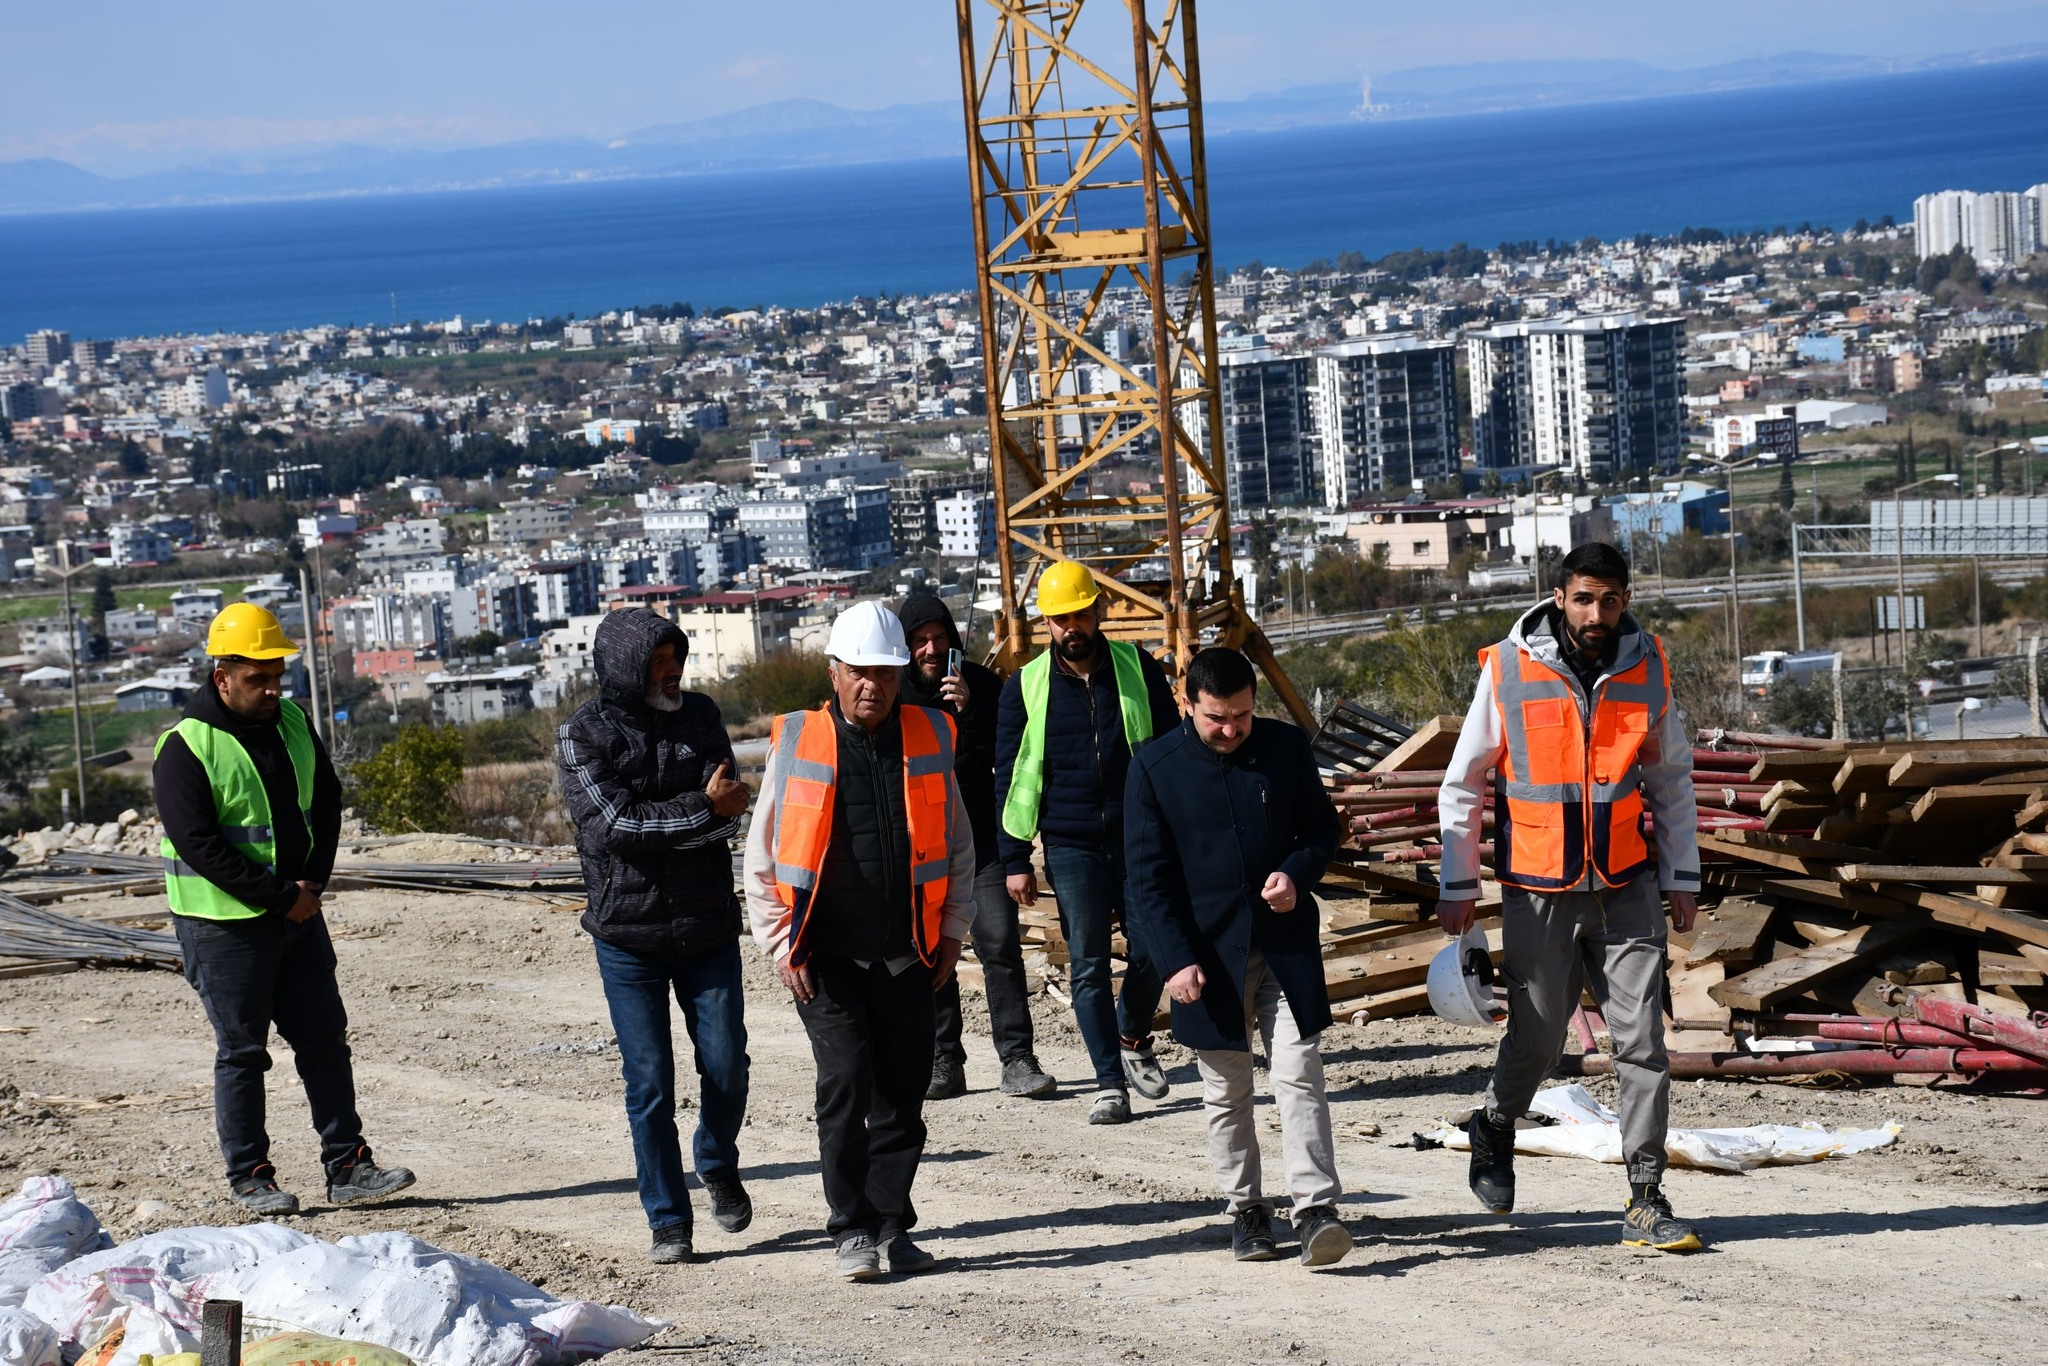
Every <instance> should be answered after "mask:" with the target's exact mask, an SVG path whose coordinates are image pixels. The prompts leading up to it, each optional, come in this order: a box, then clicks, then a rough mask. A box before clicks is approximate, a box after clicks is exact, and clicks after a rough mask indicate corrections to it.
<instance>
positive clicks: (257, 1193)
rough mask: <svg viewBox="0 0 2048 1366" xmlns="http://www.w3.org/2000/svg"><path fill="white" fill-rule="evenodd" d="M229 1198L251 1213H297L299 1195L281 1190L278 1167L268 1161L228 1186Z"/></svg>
mask: <svg viewBox="0 0 2048 1366" xmlns="http://www.w3.org/2000/svg"><path fill="white" fill-rule="evenodd" d="M228 1193H229V1198H231V1199H232V1200H233V1201H234V1202H235V1203H236V1204H238V1205H240V1206H241V1207H242V1208H243V1209H245V1210H247V1211H249V1213H251V1214H297V1213H298V1212H299V1197H298V1196H296V1195H293V1194H292V1193H291V1192H290V1191H287V1190H279V1189H278V1186H277V1168H275V1167H273V1166H271V1165H270V1164H269V1163H268V1162H266V1163H264V1164H263V1165H262V1166H260V1167H258V1168H257V1169H256V1170H255V1171H253V1172H250V1173H249V1174H248V1175H247V1176H245V1177H243V1178H242V1179H241V1180H239V1181H236V1182H234V1183H233V1184H231V1185H230V1186H229V1187H228Z"/></svg>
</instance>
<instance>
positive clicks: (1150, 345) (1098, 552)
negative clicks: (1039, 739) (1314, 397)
mask: <svg viewBox="0 0 2048 1366" xmlns="http://www.w3.org/2000/svg"><path fill="white" fill-rule="evenodd" d="M955 3H956V6H957V11H958V17H959V25H960V68H961V78H962V84H963V89H964V94H965V106H966V116H967V143H968V155H969V159H970V162H971V168H970V174H971V178H972V181H973V187H974V188H973V194H974V245H975V254H976V265H977V271H976V274H977V283H978V287H979V293H980V304H981V324H982V337H981V342H982V355H983V358H984V367H985V373H984V381H985V386H986V391H987V395H988V413H989V457H990V465H991V468H992V470H993V474H994V483H995V500H996V519H997V527H998V542H997V545H998V550H997V553H998V556H999V558H1000V574H1001V581H1002V582H1001V593H1002V609H1001V616H1000V617H999V618H998V619H997V621H996V623H995V633H994V648H993V651H992V653H993V656H994V658H995V660H996V662H997V663H998V664H999V665H1002V666H1006V667H1015V666H1016V665H1019V664H1021V663H1023V662H1024V660H1025V659H1027V658H1028V657H1029V656H1030V654H1031V653H1032V651H1033V648H1034V642H1033V640H1032V634H1031V631H1030V629H1029V623H1028V621H1027V618H1026V614H1025V610H1024V608H1025V604H1027V603H1029V602H1030V601H1031V600H1032V595H1033V593H1034V592H1035V588H1036V584H1037V580H1038V576H1039V574H1040V573H1041V572H1042V571H1043V570H1044V568H1045V567H1046V566H1047V565H1049V564H1051V563H1053V562H1054V561H1055V560H1060V559H1070V560H1078V561H1080V562H1082V563H1084V564H1086V565H1088V567H1089V568H1090V569H1091V570H1093V571H1094V572H1095V574H1096V578H1097V580H1098V581H1099V582H1100V583H1101V584H1102V586H1103V588H1104V589H1105V590H1106V592H1107V593H1108V594H1109V596H1110V607H1109V613H1108V620H1107V624H1106V629H1107V630H1108V632H1109V633H1110V634H1112V635H1114V636H1117V637H1119V638H1122V639H1128V640H1133V641H1137V642H1139V643H1142V644H1143V645H1145V646H1147V647H1148V648H1150V649H1152V650H1154V651H1155V652H1157V653H1158V654H1159V655H1160V656H1161V657H1162V659H1164V660H1165V661H1166V662H1168V663H1169V664H1170V665H1171V666H1172V667H1173V670H1174V672H1175V673H1178V672H1179V671H1180V670H1181V669H1183V668H1184V667H1185V665H1186V661H1187V659H1188V658H1189V657H1190V656H1191V655H1192V654H1193V653H1194V652H1195V651H1196V650H1197V649H1200V648H1201V647H1202V645H1204V644H1208V643H1222V644H1228V645H1234V646H1237V647H1239V648H1242V649H1244V650H1245V651H1246V652H1247V653H1248V654H1250V655H1251V656H1252V658H1253V659H1254V660H1255V661H1257V662H1258V663H1259V665H1260V666H1261V667H1262V668H1263V669H1264V671H1265V673H1266V675H1267V678H1268V680H1269V681H1270V682H1271V683H1272V684H1273V687H1274V690H1275V691H1276V693H1278V695H1279V696H1280V698H1281V700H1282V701H1283V702H1284V703H1285V704H1286V705H1287V707H1288V709H1289V710H1290V711H1292V712H1293V713H1294V715H1295V716H1296V717H1297V719H1299V720H1301V721H1302V723H1303V724H1304V725H1308V726H1311V727H1313V725H1314V718H1313V717H1312V716H1310V715H1309V714H1308V709H1307V707H1306V706H1304V705H1303V703H1302V701H1301V698H1300V697H1299V695H1297V694H1296V692H1295V690H1294V688H1293V687H1292V686H1291V685H1290V684H1289V683H1288V682H1287V679H1286V676H1285V674H1284V673H1283V672H1282V671H1281V670H1280V668H1279V666H1278V664H1277V662H1276V661H1275V660H1274V658H1273V654H1272V650H1271V647H1270V646H1269V645H1268V643H1267V641H1266V638H1265V636H1264V635H1263V633H1261V632H1260V630H1259V628H1258V625H1257V623H1256V622H1254V621H1253V620H1252V619H1251V617H1250V616H1249V615H1248V614H1247V613H1246V611H1245V606H1244V597H1243V590H1242V588H1241V587H1240V586H1239V584H1238V582H1237V579H1236V575H1235V574H1234V573H1233V571H1232V567H1231V544H1230V527H1231V523H1230V497H1229V488H1228V484H1227V481H1226V478H1225V470H1224V463H1223V456H1222V436H1223V425H1222V424H1223V412H1222V397H1221V391H1220V389H1219V388H1218V385H1217V382H1216V359H1215V358H1216V309H1215V293H1216V281H1215V267H1214V258H1213V256H1212V253H1211V242H1210V236H1209V200H1208V193H1209V192H1208V176H1207V169H1206V161H1205V156H1204V149H1203V134H1202V100H1201V69H1200V64H1199V60H1198V57H1197V49H1196V41H1195V6H1194V0H1164V3H1163V4H1161V3H1157V2H1156V0H1098V3H1096V4H1094V5H1093V6H1091V5H1089V4H1088V0H955ZM977 13H980V14H981V15H982V16H983V17H984V18H985V19H986V20H987V21H988V35H987V42H986V43H985V44H984V45H977V43H976V39H975V19H976V15H977Z"/></svg>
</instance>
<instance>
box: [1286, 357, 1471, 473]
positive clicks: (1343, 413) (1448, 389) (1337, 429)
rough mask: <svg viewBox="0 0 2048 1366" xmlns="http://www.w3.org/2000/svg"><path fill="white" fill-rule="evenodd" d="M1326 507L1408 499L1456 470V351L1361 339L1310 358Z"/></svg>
mask: <svg viewBox="0 0 2048 1366" xmlns="http://www.w3.org/2000/svg"><path fill="white" fill-rule="evenodd" d="M1315 365H1316V382H1315V395H1314V403H1315V430H1316V439H1317V441H1318V442H1319V445H1320V456H1321V461H1322V472H1321V479H1320V483H1321V486H1322V502H1323V506H1324V507H1326V508H1329V509H1331V510H1333V511H1334V510H1337V509H1342V508H1347V507H1350V506H1352V505H1353V504H1355V503H1357V502H1358V501H1359V500H1361V499H1363V498H1365V497H1366V496H1367V495H1369V494H1372V493H1378V492H1395V493H1403V494H1405V493H1407V492H1409V491H1410V490H1412V489H1413V488H1414V487H1415V485H1416V484H1417V482H1418V481H1428V480H1434V479H1444V478H1447V477H1449V476H1450V475H1451V474H1452V473H1453V472H1454V471H1456V470H1457V468H1458V463H1459V462H1458V421H1457V406H1456V398H1457V392H1458V389H1457V343H1455V342H1452V341H1448V340H1443V341H1436V340H1430V339H1427V338H1423V337H1416V336H1409V335H1398V334H1397V335H1388V336H1378V337H1367V338H1361V339H1360V340H1358V341H1350V342H1343V343H1340V344H1338V345H1336V346H1329V347H1324V348H1323V349H1322V350H1320V351H1318V352H1316V353H1315Z"/></svg>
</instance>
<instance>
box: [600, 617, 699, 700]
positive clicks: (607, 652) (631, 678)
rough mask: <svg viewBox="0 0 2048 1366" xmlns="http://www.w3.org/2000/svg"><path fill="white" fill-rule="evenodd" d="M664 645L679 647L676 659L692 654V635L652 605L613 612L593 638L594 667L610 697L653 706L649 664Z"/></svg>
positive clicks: (605, 692) (602, 686)
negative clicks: (648, 679) (650, 691)
mask: <svg viewBox="0 0 2048 1366" xmlns="http://www.w3.org/2000/svg"><path fill="white" fill-rule="evenodd" d="M664 645H674V646H675V647H676V662H677V663H681V662H682V661H683V660H684V659H686V658H687V657H688V656H689V652H690V638H689V637H688V636H686V635H684V634H683V632H682V628H681V627H679V626H677V625H676V624H675V623H674V622H672V621H670V620H669V619H668V618H667V617H665V616H663V615H662V614H661V613H659V612H657V611H655V610H654V609H653V608H651V607H628V608H626V609H624V610H623V611H618V612H609V613H607V614H606V615H605V619H604V620H603V621H601V622H599V623H598V624H597V633H596V634H595V635H593V636H592V637H591V638H590V667H591V669H592V670H593V671H594V672H595V673H596V674H597V685H598V687H600V688H602V689H603V690H604V695H605V698H606V700H607V701H611V702H616V703H618V704H620V705H621V706H625V707H629V708H638V709H639V710H641V711H648V710H650V709H649V707H648V706H647V700H646V698H647V664H648V661H649V660H651V659H653V658H654V652H655V651H656V650H658V649H660V648H661V647H662V646H664Z"/></svg>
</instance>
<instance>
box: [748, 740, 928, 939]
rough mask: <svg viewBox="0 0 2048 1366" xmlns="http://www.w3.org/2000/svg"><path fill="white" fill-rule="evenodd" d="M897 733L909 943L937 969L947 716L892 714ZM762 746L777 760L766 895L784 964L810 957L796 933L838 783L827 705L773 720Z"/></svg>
mask: <svg viewBox="0 0 2048 1366" xmlns="http://www.w3.org/2000/svg"><path fill="white" fill-rule="evenodd" d="M897 716H898V717H899V718H900V723H901V725H902V728H903V809H904V812H905V814H906V815H907V816H908V818H909V825H910V894H911V898H912V901H913V903H914V905H915V908H916V914H915V915H913V916H912V918H911V922H910V925H911V938H912V940H913V941H914V942H915V943H916V945H917V956H918V957H919V958H921V959H923V960H924V962H925V963H926V965H927V966H929V965H931V964H935V963H937V962H938V958H939V934H940V931H941V928H942V926H943V925H944V922H945V908H946V887H947V882H948V877H947V874H948V872H949V871H950V869H951V867H952V857H953V852H952V851H953V804H954V793H955V787H954V777H953V735H954V731H953V718H952V717H950V716H948V715H947V714H946V713H945V712H942V711H937V710H934V709H933V708H930V707H916V706H905V707H901V708H899V709H898V711H897ZM769 743H770V745H771V746H772V747H773V750H774V753H775V756H776V757H777V758H778V759H779V760H780V762H779V763H778V764H777V765H776V768H777V771H778V773H779V775H780V776H779V781H778V784H777V786H776V788H775V790H774V792H773V797H774V801H775V807H776V812H777V815H776V821H775V895H776V898H777V899H778V900H780V901H781V902H782V904H783V906H784V907H786V908H787V909H788V911H789V958H790V962H791V963H793V964H795V965H796V966H798V967H802V966H803V964H804V962H805V961H806V960H807V959H808V958H809V957H810V952H809V950H808V949H807V948H805V946H804V931H805V929H806V928H807V927H808V926H809V924H810V910H811V906H812V904H813V902H814V901H815V900H816V899H817V894H818V876H819V874H820V873H821V872H822V871H823V870H824V867H825V849H826V846H827V845H829V844H830V843H831V842H832V797H833V791H834V789H835V788H836V787H837V786H838V783H839V728H838V725H837V723H836V722H835V720H834V719H833V716H832V709H831V707H830V705H829V704H828V705H826V706H823V707H819V708H818V709H816V710H815V711H793V712H788V713H786V714H784V715H782V716H778V717H776V718H775V721H774V724H773V726H772V728H771V731H770V741H769Z"/></svg>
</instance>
